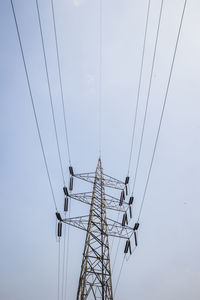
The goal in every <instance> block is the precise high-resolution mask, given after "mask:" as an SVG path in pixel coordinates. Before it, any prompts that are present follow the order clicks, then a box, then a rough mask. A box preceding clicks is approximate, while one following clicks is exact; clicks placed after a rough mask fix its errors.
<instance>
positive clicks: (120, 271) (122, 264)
mask: <svg viewBox="0 0 200 300" xmlns="http://www.w3.org/2000/svg"><path fill="white" fill-rule="evenodd" d="M125 257H126V254H124V257H123V260H122V264H121V267H120V271H119V276H118V278H117V283H116V286H115V291H114V296H115V294H116V291H117V288H118V285H119V280H120V277H121V273H122V269H123V266H124V262H125Z"/></svg>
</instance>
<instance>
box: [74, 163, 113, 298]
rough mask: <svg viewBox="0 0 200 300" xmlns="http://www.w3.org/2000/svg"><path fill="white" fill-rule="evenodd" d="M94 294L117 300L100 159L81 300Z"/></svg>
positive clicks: (81, 282)
mask: <svg viewBox="0 0 200 300" xmlns="http://www.w3.org/2000/svg"><path fill="white" fill-rule="evenodd" d="M90 291H91V292H92V294H93V295H94V299H105V300H106V299H113V292H112V279H111V268H110V253H109V242H108V225H107V218H106V199H105V188H104V178H103V169H102V164H101V160H100V159H99V161H98V165H97V168H96V174H95V179H94V187H93V194H92V202H91V207H90V216H89V222H88V228H87V234H86V240H85V247H84V253H83V261H82V266H81V274H80V279H79V287H78V294H77V300H79V299H80V300H83V299H87V297H88V295H89V294H90Z"/></svg>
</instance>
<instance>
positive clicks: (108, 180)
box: [74, 172, 125, 190]
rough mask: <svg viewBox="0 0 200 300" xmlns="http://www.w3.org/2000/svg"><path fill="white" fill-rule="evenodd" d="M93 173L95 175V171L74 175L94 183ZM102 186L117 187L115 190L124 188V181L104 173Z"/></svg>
mask: <svg viewBox="0 0 200 300" xmlns="http://www.w3.org/2000/svg"><path fill="white" fill-rule="evenodd" d="M95 175H96V173H95V172H90V173H81V174H74V177H76V178H78V179H81V180H84V181H87V182H89V183H93V184H94V180H95ZM104 186H105V187H108V188H113V189H117V190H124V189H125V183H124V182H123V181H121V180H118V179H115V178H114V177H111V176H109V175H106V174H104Z"/></svg>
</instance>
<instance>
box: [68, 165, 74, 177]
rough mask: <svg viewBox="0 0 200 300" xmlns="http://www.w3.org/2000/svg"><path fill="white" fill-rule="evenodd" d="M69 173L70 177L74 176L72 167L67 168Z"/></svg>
mask: <svg viewBox="0 0 200 300" xmlns="http://www.w3.org/2000/svg"><path fill="white" fill-rule="evenodd" d="M69 173H70V175H72V176H74V171H73V168H72V166H69Z"/></svg>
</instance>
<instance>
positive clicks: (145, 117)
mask: <svg viewBox="0 0 200 300" xmlns="http://www.w3.org/2000/svg"><path fill="white" fill-rule="evenodd" d="M163 1H164V0H161V6H160V13H159V20H158V27H157V33H156V41H155V46H154V53H153V61H152V66H151V74H150V80H149V87H148V94H147V100H146V107H145V114H144V119H143V125H142V135H141V138H140V145H139V152H138V157H137V164H136V170H135V176H134V181H133V189H132V195H133V194H134V190H135V183H136V179H137V173H138V167H139V162H140V156H141V150H142V143H143V137H144V130H145V125H146V119H147V111H148V106H149V98H150V92H151V85H152V78H153V71H154V65H155V58H156V52H157V44H158V37H159V31H160V23H161V17H162V10H163Z"/></svg>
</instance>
